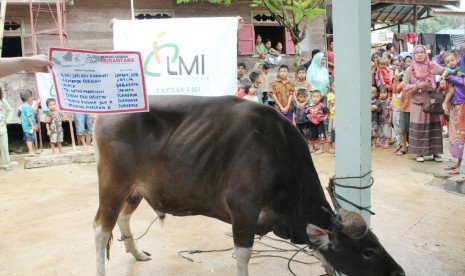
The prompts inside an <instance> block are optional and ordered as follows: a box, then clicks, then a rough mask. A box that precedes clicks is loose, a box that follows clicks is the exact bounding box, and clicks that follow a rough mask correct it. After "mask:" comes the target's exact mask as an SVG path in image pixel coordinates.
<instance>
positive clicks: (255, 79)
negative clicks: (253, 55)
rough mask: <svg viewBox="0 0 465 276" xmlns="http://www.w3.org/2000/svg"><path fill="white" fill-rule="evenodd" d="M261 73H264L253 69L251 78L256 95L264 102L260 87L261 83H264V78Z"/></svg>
mask: <svg viewBox="0 0 465 276" xmlns="http://www.w3.org/2000/svg"><path fill="white" fill-rule="evenodd" d="M261 74H262V71H253V72H252V73H250V74H249V79H250V81H251V82H252V86H253V87H254V93H255V96H257V98H258V100H259V102H262V98H263V93H262V91H261V90H260V88H259V87H260V84H261V83H262V79H261V78H260V75H261ZM246 93H247V91H246Z"/></svg>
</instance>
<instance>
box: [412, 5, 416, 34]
mask: <svg viewBox="0 0 465 276" xmlns="http://www.w3.org/2000/svg"><path fill="white" fill-rule="evenodd" d="M413 32H414V33H416V32H417V5H413Z"/></svg>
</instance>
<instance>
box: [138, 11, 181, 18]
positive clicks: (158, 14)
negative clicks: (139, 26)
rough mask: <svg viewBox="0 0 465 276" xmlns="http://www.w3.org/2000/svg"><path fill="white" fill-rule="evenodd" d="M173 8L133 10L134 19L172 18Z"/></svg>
mask: <svg viewBox="0 0 465 276" xmlns="http://www.w3.org/2000/svg"><path fill="white" fill-rule="evenodd" d="M173 17H174V10H134V19H138V20H145V19H164V18H173Z"/></svg>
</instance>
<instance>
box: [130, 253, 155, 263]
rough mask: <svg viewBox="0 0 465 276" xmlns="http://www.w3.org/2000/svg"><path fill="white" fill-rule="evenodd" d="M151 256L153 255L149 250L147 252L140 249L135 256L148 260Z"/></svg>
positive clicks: (140, 259)
mask: <svg viewBox="0 0 465 276" xmlns="http://www.w3.org/2000/svg"><path fill="white" fill-rule="evenodd" d="M150 256H152V255H151V254H150V253H148V252H145V251H140V252H139V253H138V254H137V255H136V256H134V257H135V258H136V260H138V261H148V260H151V259H152V258H150Z"/></svg>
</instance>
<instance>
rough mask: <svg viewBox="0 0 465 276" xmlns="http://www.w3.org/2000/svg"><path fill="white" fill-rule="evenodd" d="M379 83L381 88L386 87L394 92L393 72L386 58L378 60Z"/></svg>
mask: <svg viewBox="0 0 465 276" xmlns="http://www.w3.org/2000/svg"><path fill="white" fill-rule="evenodd" d="M377 74H378V81H379V83H378V84H379V86H382V85H384V86H386V87H387V89H388V91H392V76H391V70H389V64H388V62H387V60H386V59H385V58H380V59H379V60H378V70H377Z"/></svg>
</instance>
